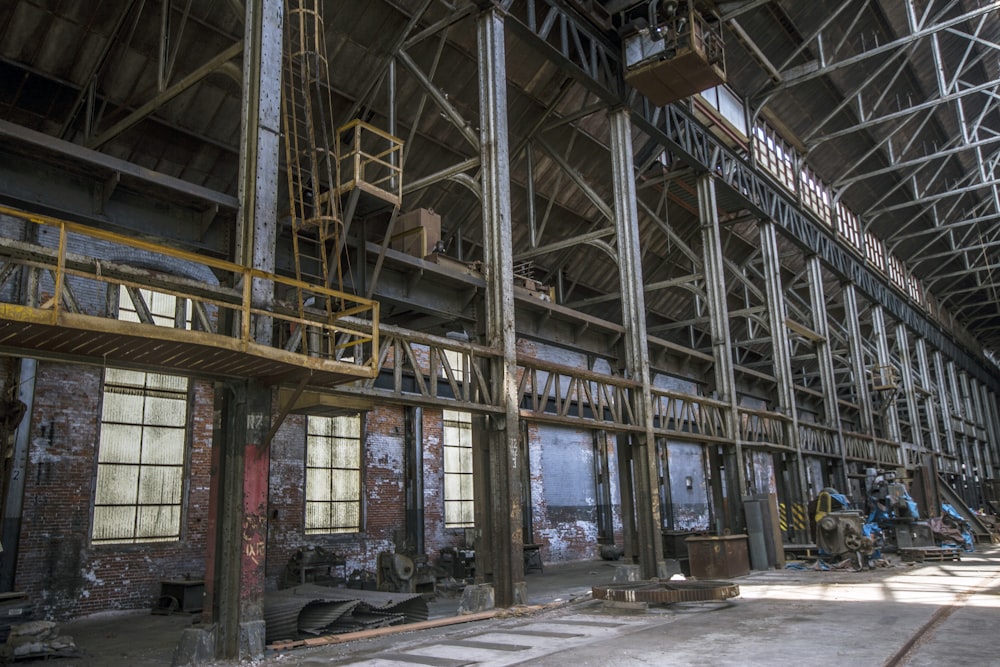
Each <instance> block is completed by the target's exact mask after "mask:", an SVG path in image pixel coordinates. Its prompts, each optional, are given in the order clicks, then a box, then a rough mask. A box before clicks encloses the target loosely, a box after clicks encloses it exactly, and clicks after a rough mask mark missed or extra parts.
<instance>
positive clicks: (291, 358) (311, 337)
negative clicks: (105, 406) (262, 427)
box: [0, 207, 379, 387]
mask: <svg viewBox="0 0 1000 667" xmlns="http://www.w3.org/2000/svg"><path fill="white" fill-rule="evenodd" d="M0 216H9V217H8V218H7V224H9V221H10V219H11V218H13V219H15V220H20V221H23V224H24V225H25V232H26V233H25V238H27V239H32V240H31V241H17V240H14V239H11V238H7V239H5V240H4V245H3V247H2V248H0V353H3V354H11V355H24V356H32V357H37V358H42V359H59V360H65V361H76V362H83V363H92V364H100V365H118V366H125V367H134V368H138V369H142V370H150V371H158V372H165V373H175V374H181V375H191V376H201V377H209V378H217V379H218V378H224V379H241V378H251V379H256V380H259V381H262V382H264V383H267V384H291V383H296V384H298V383H306V384H309V385H311V386H316V387H324V386H326V387H330V386H335V385H338V384H342V383H344V382H352V381H355V380H358V379H364V378H371V377H374V376H375V374H376V372H377V362H378V359H377V356H376V352H377V350H378V349H379V341H378V312H379V311H378V303H377V302H374V301H371V300H369V299H363V298H360V297H356V296H353V295H350V294H346V293H343V292H339V291H336V290H332V289H328V288H326V287H324V286H321V285H312V284H309V283H306V282H302V281H299V280H295V279H292V278H286V277H283V276H278V275H274V274H269V273H265V272H263V271H259V270H256V269H251V268H248V267H245V266H240V265H238V264H233V263H231V262H226V261H223V260H219V259H214V258H209V257H203V256H200V255H197V254H194V253H190V252H186V251H183V250H178V249H175V248H170V247H166V246H163V245H159V244H155V243H151V242H147V241H144V240H140V239H135V238H130V237H125V236H122V235H119V234H115V233H112V232H108V231H105V230H101V229H96V228H92V227H87V226H85V225H80V224H76V223H72V222H66V221H63V220H57V219H55V218H49V217H44V216H38V215H32V214H29V213H25V212H22V211H19V210H16V209H12V208H8V207H0ZM0 219H2V218H0ZM94 255H100V258H97V257H95V256H94ZM255 282H256V283H260V282H264V283H266V284H270V286H271V287H272V288H273V291H274V295H275V297H274V299H273V301H272V302H271V303H269V304H255V303H252V300H251V294H252V290H251V286H252V285H253V284H254V283H255ZM154 299H158V300H160V301H161V303H162V300H163V299H166V300H167V302H168V303H169V304H170V306H169V308H170V310H171V312H170V313H169V315H166V316H165V315H164V314H163V313H162V312H157V311H156V309H155V308H153V307H151V303H150V302H151V301H152V300H154ZM302 301H305V302H312V303H316V304H322V303H327V302H329V303H333V304H336V309H335V311H334V312H332V313H329V312H327V310H326V309H325V308H324V307H319V306H317V307H316V308H312V309H309V308H307V309H305V310H304V311H302V312H300V310H299V308H298V303H300V302H302ZM122 311H126V312H127V314H128V315H129V317H128V318H127V319H126V318H124V317H120V315H121V314H122ZM129 320H132V321H129ZM258 322H266V323H269V324H270V326H269V327H266V329H265V330H267V331H269V332H270V334H271V335H270V339H271V340H270V341H268V340H258V339H257V334H255V333H254V332H255V331H258V330H262V327H258V326H253V324H255V323H258Z"/></svg>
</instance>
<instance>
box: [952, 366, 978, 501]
mask: <svg viewBox="0 0 1000 667" xmlns="http://www.w3.org/2000/svg"><path fill="white" fill-rule="evenodd" d="M958 377H959V383H960V384H959V386H960V387H961V392H962V404H963V406H964V410H965V435H966V441H967V442H968V443H969V449H970V450H971V451H970V458H971V461H970V462H971V463H972V465H973V466H974V467H973V470H972V475H970V478H969V486H970V487H972V489H973V493H974V494H975V495H974V496H973V501H974V504H972V505H970V507H979V505H980V503H982V479H983V457H982V452H980V451H979V436H978V434H977V433H976V427H977V426H978V424H979V422H978V421H977V419H976V410H975V405H974V404H973V402H972V388H971V386H970V384H969V374H968V373H966V372H965V371H964V370H963V371H962V372H961V373H959V376H958Z"/></svg>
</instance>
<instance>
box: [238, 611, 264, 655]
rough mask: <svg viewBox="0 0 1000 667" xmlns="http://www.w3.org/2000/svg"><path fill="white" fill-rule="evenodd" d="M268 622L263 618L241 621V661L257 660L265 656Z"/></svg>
mask: <svg viewBox="0 0 1000 667" xmlns="http://www.w3.org/2000/svg"><path fill="white" fill-rule="evenodd" d="M266 631H267V624H266V623H265V622H264V621H263V620H259V621H243V622H242V623H240V646H239V653H240V655H239V659H240V662H245V661H256V660H260V659H261V658H262V657H264V637H265V635H266Z"/></svg>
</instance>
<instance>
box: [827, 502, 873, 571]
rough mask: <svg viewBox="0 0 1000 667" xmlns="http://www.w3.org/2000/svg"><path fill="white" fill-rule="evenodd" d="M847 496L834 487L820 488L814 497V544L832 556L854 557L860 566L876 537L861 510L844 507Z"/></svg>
mask: <svg viewBox="0 0 1000 667" xmlns="http://www.w3.org/2000/svg"><path fill="white" fill-rule="evenodd" d="M847 505H848V503H847V498H846V497H845V496H844V495H842V494H840V493H837V491H836V490H835V489H831V488H826V489H823V490H822V491H821V492H820V494H819V496H818V497H817V499H816V510H815V513H814V515H813V518H814V520H815V522H816V546H817V547H818V548H819V550H820V553H823V554H827V555H829V556H831V557H833V558H836V559H842V558H848V557H850V558H854V559H856V561H857V563H858V567H859V568H860V567H863V566H864V565H865V564H866V562H867V561H868V560H869V559H870V558H871V557H872V556H874V555H875V553H876V551H877V549H878V546H879V545H878V536H877V535H876V534H875V533H874V531H873V530H872V527H871V526H868V525H866V523H865V520H864V516H863V515H862V514H861V512H858V511H855V510H849V509H847Z"/></svg>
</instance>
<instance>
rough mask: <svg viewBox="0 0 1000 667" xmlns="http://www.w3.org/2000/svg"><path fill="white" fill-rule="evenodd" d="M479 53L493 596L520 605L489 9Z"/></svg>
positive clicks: (500, 117)
mask: <svg viewBox="0 0 1000 667" xmlns="http://www.w3.org/2000/svg"><path fill="white" fill-rule="evenodd" d="M476 37H477V48H478V52H479V53H478V54H479V127H480V130H479V142H480V148H481V156H480V164H481V165H482V174H483V176H482V179H483V183H482V186H483V260H484V261H483V274H484V277H485V279H486V322H485V324H486V344H487V345H489V346H490V347H491V348H493V349H494V350H496V351H497V352H498V353H500V355H501V356H500V357H499V358H494V359H492V360H491V362H490V368H489V371H490V380H491V386H492V391H493V400H494V401H495V402H496V404H497V405H498V406H500V407H502V408H503V410H504V412H503V414H502V415H500V416H497V417H495V418H494V419H491V420H488V421H489V433H488V437H487V438H488V442H489V453H488V459H487V461H488V465H489V477H490V480H489V489H490V498H489V503H490V505H489V511H488V512H487V514H488V516H486V517H483V518H484V519H485V520H486V522H487V524H486V527H485V529H487V530H489V531H490V535H491V540H490V545H491V549H492V554H491V556H492V558H491V562H492V566H493V587H494V596H495V597H494V599H495V602H496V605H497V606H498V607H510V606H512V605H514V604H517V603H520V602H524V565H523V563H524V561H523V546H524V538H523V536H522V534H521V466H523V465H524V461H522V460H520V457H519V454H518V452H519V449H518V442H517V441H518V434H519V431H520V429H519V428H518V409H517V353H516V348H515V343H516V336H515V333H514V317H513V313H514V276H513V253H512V250H511V217H510V164H509V160H510V157H509V153H508V146H507V68H506V64H505V50H504V19H503V14H502V13H501V11H500V10H499V9H498V8H497V7H495V6H493V7H490V8H489V9H487V10H485V11H484V12H483V13H482V14H480V15H479V17H478V18H477V19H476Z"/></svg>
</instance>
